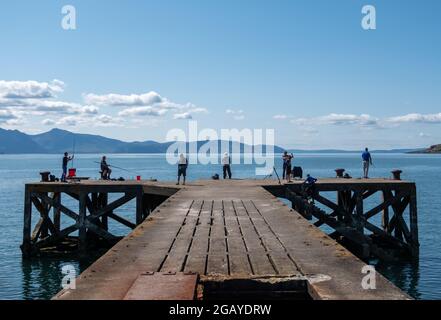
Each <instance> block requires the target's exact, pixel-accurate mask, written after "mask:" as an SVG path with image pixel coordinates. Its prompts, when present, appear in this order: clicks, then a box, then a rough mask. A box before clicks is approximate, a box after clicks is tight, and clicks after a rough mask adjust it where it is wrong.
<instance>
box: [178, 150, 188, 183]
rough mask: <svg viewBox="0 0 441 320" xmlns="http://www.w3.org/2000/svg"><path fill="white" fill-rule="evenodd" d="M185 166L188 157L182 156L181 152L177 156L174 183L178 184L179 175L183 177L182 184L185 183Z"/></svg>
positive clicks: (186, 166) (186, 165)
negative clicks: (176, 170)
mask: <svg viewBox="0 0 441 320" xmlns="http://www.w3.org/2000/svg"><path fill="white" fill-rule="evenodd" d="M187 168H188V159H187V158H186V157H185V156H184V154H183V153H181V154H180V156H179V161H178V183H176V185H179V182H180V180H181V176H182V177H183V180H184V181H183V183H182V184H183V185H185V178H186V177H187Z"/></svg>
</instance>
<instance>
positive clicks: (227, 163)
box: [222, 152, 231, 179]
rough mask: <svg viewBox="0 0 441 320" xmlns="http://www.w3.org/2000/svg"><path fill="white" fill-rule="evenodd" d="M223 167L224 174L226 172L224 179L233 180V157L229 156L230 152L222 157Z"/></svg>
mask: <svg viewBox="0 0 441 320" xmlns="http://www.w3.org/2000/svg"><path fill="white" fill-rule="evenodd" d="M222 165H223V172H224V179H226V178H227V174H228V179H231V157H230V155H229V154H228V152H225V153H224V156H223V157H222Z"/></svg>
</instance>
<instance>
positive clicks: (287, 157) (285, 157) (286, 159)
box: [282, 151, 289, 179]
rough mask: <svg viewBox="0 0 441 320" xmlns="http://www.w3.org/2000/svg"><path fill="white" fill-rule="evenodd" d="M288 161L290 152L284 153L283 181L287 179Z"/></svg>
mask: <svg viewBox="0 0 441 320" xmlns="http://www.w3.org/2000/svg"><path fill="white" fill-rule="evenodd" d="M288 159H289V155H288V151H285V152H283V156H282V160H283V173H282V177H283V179H285V178H286V167H287V162H288Z"/></svg>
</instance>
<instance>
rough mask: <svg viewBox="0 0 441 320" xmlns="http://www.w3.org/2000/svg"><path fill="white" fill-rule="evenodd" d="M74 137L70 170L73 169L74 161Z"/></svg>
mask: <svg viewBox="0 0 441 320" xmlns="http://www.w3.org/2000/svg"><path fill="white" fill-rule="evenodd" d="M75 142H76V141H75V136H74V138H73V147H72V162H71V169H72V168H73V167H74V161H75V160H74V159H75Z"/></svg>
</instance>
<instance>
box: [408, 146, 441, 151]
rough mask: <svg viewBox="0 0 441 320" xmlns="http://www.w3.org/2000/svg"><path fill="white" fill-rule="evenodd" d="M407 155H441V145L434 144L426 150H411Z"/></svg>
mask: <svg viewBox="0 0 441 320" xmlns="http://www.w3.org/2000/svg"><path fill="white" fill-rule="evenodd" d="M409 153H441V144H435V145H433V146H430V147H429V148H427V149H419V150H413V151H411V152H409Z"/></svg>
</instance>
